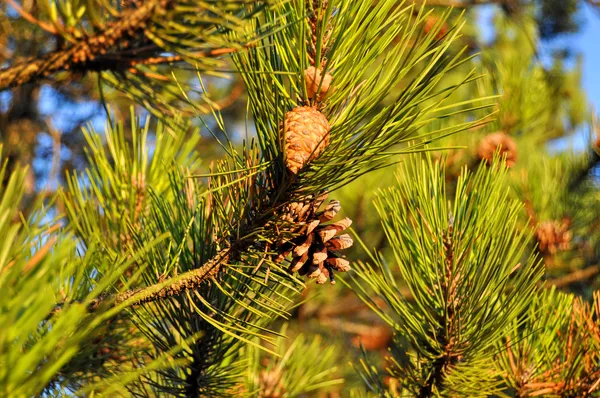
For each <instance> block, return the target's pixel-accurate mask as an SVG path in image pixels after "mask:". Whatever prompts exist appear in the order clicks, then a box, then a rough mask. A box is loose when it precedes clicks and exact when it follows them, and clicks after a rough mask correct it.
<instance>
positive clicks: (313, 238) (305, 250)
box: [276, 194, 353, 284]
mask: <svg viewBox="0 0 600 398" xmlns="http://www.w3.org/2000/svg"><path fill="white" fill-rule="evenodd" d="M326 198H327V194H323V195H320V196H318V197H316V198H315V197H309V198H307V199H306V200H304V201H302V202H293V203H291V204H289V205H288V206H286V207H285V208H284V210H283V213H282V214H281V221H282V226H283V228H284V230H287V231H289V232H291V233H292V234H293V235H294V236H295V237H292V238H290V239H288V240H282V241H280V242H279V244H278V248H277V250H278V252H279V256H278V258H277V260H276V261H277V262H281V261H283V260H284V259H285V258H286V257H288V256H289V255H290V254H291V261H290V266H289V271H290V272H292V273H295V272H298V274H299V275H302V276H304V275H306V276H307V277H308V278H311V279H316V282H317V283H318V284H324V283H326V282H327V281H330V283H331V284H335V278H334V276H333V272H334V271H339V272H346V271H348V270H350V264H349V262H348V260H346V259H345V258H344V257H343V256H342V255H341V253H340V250H343V249H347V248H349V247H350V246H352V244H353V241H352V238H351V237H350V236H349V235H347V234H344V235H339V236H337V234H338V233H339V232H342V231H344V230H345V229H347V228H348V227H349V226H350V225H351V224H352V221H351V220H350V219H349V218H344V219H342V220H340V221H338V222H329V221H331V220H332V219H333V218H334V217H335V216H336V215H337V213H338V212H339V210H340V202H338V201H337V200H331V201H329V204H327V205H326V206H325V208H324V209H323V210H321V211H319V210H318V209H319V207H320V206H321V205H322V204H323V202H324V201H325V199H326Z"/></svg>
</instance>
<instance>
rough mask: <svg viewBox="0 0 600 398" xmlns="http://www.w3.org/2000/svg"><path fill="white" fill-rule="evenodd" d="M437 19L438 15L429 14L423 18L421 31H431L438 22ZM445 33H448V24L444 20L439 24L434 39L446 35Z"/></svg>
mask: <svg viewBox="0 0 600 398" xmlns="http://www.w3.org/2000/svg"><path fill="white" fill-rule="evenodd" d="M438 21H439V19H438V17H436V16H435V15H429V16H428V17H427V18H426V19H425V23H424V24H423V32H425V34H428V33H429V32H431V29H433V27H434V26H435V25H436V24H437V23H438ZM446 33H448V25H447V24H446V22H444V23H443V24H442V25H441V26H440V30H439V31H438V32H437V34H436V35H435V39H436V40H439V39H441V38H442V37H444V36H445V35H446Z"/></svg>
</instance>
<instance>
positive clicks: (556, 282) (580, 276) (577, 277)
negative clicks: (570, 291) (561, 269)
mask: <svg viewBox="0 0 600 398" xmlns="http://www.w3.org/2000/svg"><path fill="white" fill-rule="evenodd" d="M599 273H600V265H598V264H597V265H593V266H590V267H586V268H584V269H578V270H576V271H573V272H571V273H570V274H567V275H564V276H561V277H558V278H555V279H550V280H549V281H548V282H547V283H548V284H549V285H551V286H555V287H557V288H563V287H566V286H569V285H571V284H573V283H577V282H581V281H584V280H586V279H589V278H591V277H593V276H594V275H597V274H599Z"/></svg>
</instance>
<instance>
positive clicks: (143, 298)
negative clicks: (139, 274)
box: [50, 248, 234, 316]
mask: <svg viewBox="0 0 600 398" xmlns="http://www.w3.org/2000/svg"><path fill="white" fill-rule="evenodd" d="M233 251H234V249H233V248H227V249H223V250H221V251H220V252H219V253H217V254H216V255H215V256H214V257H213V258H211V259H210V260H209V261H207V262H206V263H204V265H202V266H201V267H200V268H197V269H194V270H191V271H188V272H185V273H183V274H181V275H178V276H176V277H174V278H171V279H168V280H166V281H164V282H159V283H157V284H155V285H152V286H147V287H143V288H139V289H135V290H129V291H126V292H123V293H119V294H117V295H116V296H100V297H98V298H97V299H95V300H93V301H92V302H91V303H90V304H89V305H88V308H87V309H88V312H95V311H97V310H98V309H99V308H100V307H102V306H103V305H104V304H107V305H108V304H109V303H110V306H111V307H116V306H118V305H121V304H125V305H126V306H127V307H129V306H135V305H141V304H146V303H150V302H153V301H156V300H160V299H164V298H166V297H173V296H177V295H179V294H181V293H183V292H184V291H186V290H193V289H196V288H198V287H199V286H200V285H201V284H202V283H204V282H206V281H207V280H209V279H211V278H213V277H215V276H216V275H217V274H218V273H219V271H220V270H221V268H222V267H223V265H224V264H226V263H227V261H228V260H229V258H230V256H231V254H232V252H233ZM65 304H66V303H61V304H59V305H57V306H56V307H55V308H54V310H53V311H52V312H51V313H50V316H53V315H55V314H58V313H59V312H60V311H62V308H63V307H64V305H65Z"/></svg>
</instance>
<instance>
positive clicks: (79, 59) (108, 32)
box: [0, 0, 167, 91]
mask: <svg viewBox="0 0 600 398" xmlns="http://www.w3.org/2000/svg"><path fill="white" fill-rule="evenodd" d="M166 5H167V0H149V1H146V2H144V4H143V5H142V6H140V7H139V8H137V9H133V10H129V11H126V12H124V13H123V14H122V16H121V18H120V19H118V20H117V21H116V22H114V23H113V24H112V25H110V26H109V27H108V28H106V29H105V30H103V31H101V32H99V33H98V34H96V35H93V36H90V37H86V38H84V39H82V40H80V41H78V42H76V43H75V44H74V45H72V46H70V47H68V48H64V49H59V50H56V51H54V52H51V53H50V54H47V55H45V56H42V57H40V58H29V59H24V60H21V61H18V62H15V63H14V64H12V65H11V66H9V67H7V68H5V69H3V70H0V91H3V90H5V89H8V88H11V87H16V86H20V85H23V84H26V83H30V82H32V81H34V80H36V79H39V78H41V77H48V76H50V75H51V74H53V73H56V72H59V71H64V70H74V69H75V70H77V69H79V70H87V68H86V67H87V66H88V65H89V64H92V63H93V62H94V59H95V58H96V57H98V56H101V55H103V54H106V52H108V51H109V50H110V49H112V48H113V47H115V46H116V45H118V44H120V45H121V46H122V45H124V43H125V42H126V41H127V39H128V38H131V37H134V36H135V35H136V34H137V33H140V32H143V31H144V29H145V28H146V25H147V22H148V21H149V20H150V19H151V18H152V17H153V16H155V15H156V14H157V13H158V12H160V11H161V10H164V9H165V7H166Z"/></svg>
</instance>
